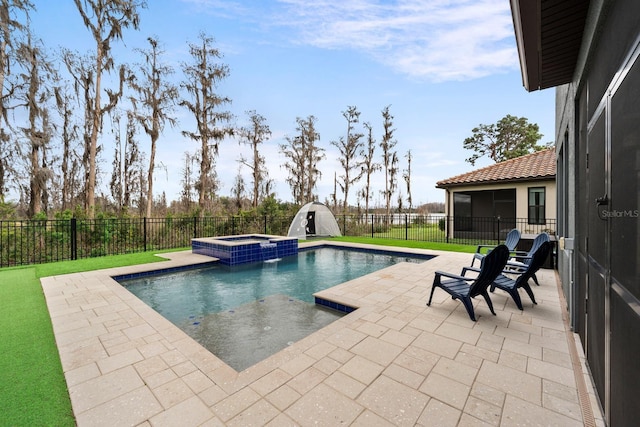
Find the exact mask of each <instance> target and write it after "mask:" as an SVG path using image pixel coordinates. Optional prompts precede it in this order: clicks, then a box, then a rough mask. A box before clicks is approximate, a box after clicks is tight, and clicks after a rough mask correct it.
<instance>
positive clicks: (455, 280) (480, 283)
mask: <svg viewBox="0 0 640 427" xmlns="http://www.w3.org/2000/svg"><path fill="white" fill-rule="evenodd" d="M508 258H509V248H507V247H506V246H505V245H499V246H496V247H495V248H494V249H493V250H492V251H491V252H489V253H488V254H487V255H486V256H485V257H484V258H483V260H482V264H481V266H480V269H479V274H478V276H477V277H475V278H471V277H464V276H461V275H457V274H451V273H445V272H443V271H436V277H435V278H434V279H433V285H432V286H431V295H430V296H429V302H427V305H429V306H430V305H431V300H432V299H433V292H434V291H435V290H436V288H440V289H442V290H443V291H445V292H447V293H448V294H449V295H451V298H453V299H459V300H460V301H461V302H462V304H464V307H465V308H466V309H467V313H469V317H470V318H471V320H473V321H474V322H475V321H476V316H475V313H474V311H473V302H472V301H471V299H472V298H474V297H476V296H478V295H482V296H483V297H484V299H485V301H486V302H487V305H488V306H489V310H491V313H492V314H493V315H494V316H495V314H496V312H495V311H494V310H493V303H492V302H491V298H489V293H488V288H489V286H490V285H491V284H492V283H493V282H494V280H495V279H496V277H498V275H499V274H500V273H501V272H502V270H503V269H504V266H505V264H506V263H507V259H508ZM443 277H444V278H446V279H445V280H443Z"/></svg>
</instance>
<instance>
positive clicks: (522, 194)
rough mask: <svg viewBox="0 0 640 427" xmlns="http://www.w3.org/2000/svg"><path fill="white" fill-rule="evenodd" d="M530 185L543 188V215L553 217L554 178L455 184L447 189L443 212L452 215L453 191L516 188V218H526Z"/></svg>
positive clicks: (554, 201)
mask: <svg viewBox="0 0 640 427" xmlns="http://www.w3.org/2000/svg"><path fill="white" fill-rule="evenodd" d="M532 187H544V188H545V217H546V218H547V219H555V218H556V211H557V196H556V182H555V180H539V181H523V182H510V183H504V184H484V185H465V186H455V187H452V188H449V189H448V190H447V197H446V204H445V214H446V215H447V216H454V214H455V213H454V209H453V194H454V193H468V192H480V191H494V190H507V189H509V190H510V189H515V190H516V218H528V216H529V204H528V199H529V188H532ZM520 231H521V232H523V233H526V231H527V230H524V229H523V230H520Z"/></svg>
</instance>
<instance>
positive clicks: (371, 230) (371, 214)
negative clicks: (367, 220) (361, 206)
mask: <svg viewBox="0 0 640 427" xmlns="http://www.w3.org/2000/svg"><path fill="white" fill-rule="evenodd" d="M371 238H372V239H373V214H371Z"/></svg>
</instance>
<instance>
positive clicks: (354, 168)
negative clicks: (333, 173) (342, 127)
mask: <svg viewBox="0 0 640 427" xmlns="http://www.w3.org/2000/svg"><path fill="white" fill-rule="evenodd" d="M342 116H343V117H344V118H345V120H346V121H347V133H346V136H345V137H342V136H341V137H340V138H339V139H338V141H331V145H333V146H335V147H336V148H337V149H338V152H339V157H338V160H339V161H340V165H341V166H342V170H343V171H344V174H343V175H340V176H339V177H338V178H339V180H338V185H339V186H340V189H341V190H342V193H343V194H344V200H343V202H342V212H343V213H347V210H348V207H349V200H348V199H349V189H350V188H351V186H352V185H353V184H355V183H356V182H358V181H359V180H360V178H362V175H363V173H364V171H363V170H362V163H363V162H362V161H359V160H358V154H359V153H360V149H361V148H362V145H363V143H362V141H361V139H362V137H363V136H364V134H362V133H360V132H356V130H355V129H354V125H355V124H357V123H358V122H359V121H360V112H359V111H358V108H357V107H355V106H348V107H347V109H346V110H345V111H343V112H342Z"/></svg>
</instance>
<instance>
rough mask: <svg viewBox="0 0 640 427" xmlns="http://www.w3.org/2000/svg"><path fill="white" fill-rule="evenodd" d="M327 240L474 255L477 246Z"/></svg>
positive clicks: (335, 238) (383, 240) (415, 242)
mask: <svg viewBox="0 0 640 427" xmlns="http://www.w3.org/2000/svg"><path fill="white" fill-rule="evenodd" d="M327 240H337V241H339V242H351V243H368V244H370V245H381V246H395V247H402V248H415V249H431V250H435V251H447V252H465V253H475V251H476V249H477V246H475V245H460V244H456V243H439V242H423V241H419V240H401V239H397V240H395V239H382V238H375V237H374V238H371V237H345V236H342V237H332V238H330V239H327Z"/></svg>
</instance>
